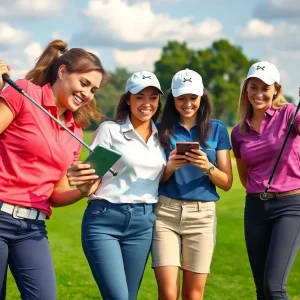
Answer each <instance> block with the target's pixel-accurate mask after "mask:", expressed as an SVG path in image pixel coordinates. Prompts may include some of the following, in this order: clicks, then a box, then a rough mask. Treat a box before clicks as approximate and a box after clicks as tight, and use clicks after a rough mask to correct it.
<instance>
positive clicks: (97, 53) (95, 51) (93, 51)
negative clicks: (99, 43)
mask: <svg viewBox="0 0 300 300" xmlns="http://www.w3.org/2000/svg"><path fill="white" fill-rule="evenodd" d="M84 49H85V50H86V51H88V52H91V53H93V54H95V55H96V56H98V57H100V52H99V50H98V49H95V48H88V47H87V48H84Z"/></svg>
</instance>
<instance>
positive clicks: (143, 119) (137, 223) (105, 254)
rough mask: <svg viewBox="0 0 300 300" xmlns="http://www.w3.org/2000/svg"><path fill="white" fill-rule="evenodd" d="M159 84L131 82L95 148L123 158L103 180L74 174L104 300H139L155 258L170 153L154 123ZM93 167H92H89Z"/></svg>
mask: <svg viewBox="0 0 300 300" xmlns="http://www.w3.org/2000/svg"><path fill="white" fill-rule="evenodd" d="M161 94H162V91H161V87H160V84H159V81H158V80H157V78H156V76H155V75H154V74H153V73H150V72H146V71H142V72H137V73H134V74H133V75H132V76H131V77H130V78H129V79H128V80H127V83H126V87H125V94H124V95H123V96H122V97H121V100H120V103H119V105H118V108H117V115H116V119H115V121H106V122H103V123H102V124H101V125H100V126H99V128H98V129H97V131H96V132H95V134H94V138H93V141H92V145H91V147H92V148H95V147H96V146H97V145H99V144H100V145H102V146H104V147H108V148H111V149H114V150H116V151H118V152H120V153H122V157H121V159H120V160H119V161H118V162H117V163H116V164H115V165H114V166H113V168H114V170H116V171H117V172H118V175H117V176H116V177H113V176H112V175H111V173H109V172H107V173H106V174H105V175H104V176H103V178H101V179H97V176H96V175H93V170H91V169H89V167H88V165H86V164H77V165H75V166H73V167H71V168H70V169H69V174H68V177H69V182H70V184H71V185H76V186H77V187H78V188H79V189H81V190H82V193H83V194H85V195H88V196H89V201H88V207H87V209H86V211H85V214H84V217H83V222H82V246H83V249H84V252H85V255H86V257H87V260H88V262H89V264H90V267H91V270H92V273H93V275H94V278H95V280H96V282H97V284H98V287H99V290H100V293H101V295H102V297H103V299H104V300H105V299H116V300H123V299H124V300H128V299H129V300H135V299H137V293H138V290H139V286H140V283H141V279H142V276H143V273H144V269H145V265H146V262H147V258H148V255H149V251H150V247H151V241H152V230H153V223H154V221H155V218H156V217H155V214H154V213H153V204H154V203H156V202H157V200H158V184H159V181H160V179H161V176H162V173H163V169H164V165H165V154H164V151H163V149H162V147H161V146H160V144H159V141H158V137H157V129H156V127H155V125H154V122H155V121H156V120H157V118H158V116H159V113H160V95H161ZM87 167H88V168H87Z"/></svg>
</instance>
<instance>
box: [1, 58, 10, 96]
mask: <svg viewBox="0 0 300 300" xmlns="http://www.w3.org/2000/svg"><path fill="white" fill-rule="evenodd" d="M3 74H6V75H8V76H10V66H7V65H6V64H5V63H4V62H3V61H1V60H0V92H1V91H2V89H3V88H4V85H5V82H4V81H3V79H2V75H3Z"/></svg>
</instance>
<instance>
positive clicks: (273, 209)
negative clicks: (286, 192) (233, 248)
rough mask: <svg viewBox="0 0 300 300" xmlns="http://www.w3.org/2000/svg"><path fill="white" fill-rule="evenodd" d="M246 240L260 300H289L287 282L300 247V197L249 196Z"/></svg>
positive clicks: (247, 201) (247, 198) (246, 208)
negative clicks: (268, 197)
mask: <svg viewBox="0 0 300 300" xmlns="http://www.w3.org/2000/svg"><path fill="white" fill-rule="evenodd" d="M245 238H246V246H247V252H248V257H249V262H250V265H251V269H252V274H253V277H254V282H255V285H256V294H257V300H288V299H289V297H288V295H287V292H286V281H287V278H288V275H289V273H290V270H291V267H292V265H293V262H294V260H295V258H296V255H297V253H298V250H299V248H300V195H293V196H287V197H282V198H277V199H270V200H264V201H263V200H260V199H259V198H255V197H253V196H249V195H247V197H246V206H245Z"/></svg>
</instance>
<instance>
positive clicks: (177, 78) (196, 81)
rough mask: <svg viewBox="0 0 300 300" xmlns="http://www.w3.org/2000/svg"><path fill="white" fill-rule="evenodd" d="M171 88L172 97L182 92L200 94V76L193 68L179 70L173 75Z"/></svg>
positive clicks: (201, 91) (201, 88) (202, 87)
mask: <svg viewBox="0 0 300 300" xmlns="http://www.w3.org/2000/svg"><path fill="white" fill-rule="evenodd" d="M171 89H172V94H173V96H174V97H179V96H181V95H184V94H194V95H198V96H202V95H203V92H204V86H203V81H202V77H201V76H200V74H198V73H197V72H195V71H193V70H190V69H185V70H181V71H179V72H177V73H176V74H175V75H174V76H173V79H172V84H171Z"/></svg>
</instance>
